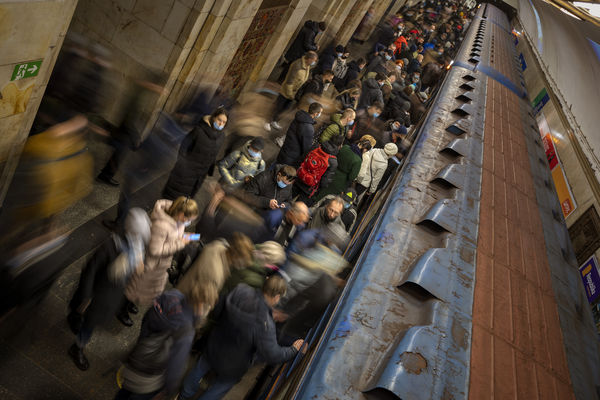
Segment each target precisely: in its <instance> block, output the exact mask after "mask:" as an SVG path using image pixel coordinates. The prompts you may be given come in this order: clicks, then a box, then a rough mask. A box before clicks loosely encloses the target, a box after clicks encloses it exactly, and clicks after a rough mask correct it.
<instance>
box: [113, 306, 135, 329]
mask: <svg viewBox="0 0 600 400" xmlns="http://www.w3.org/2000/svg"><path fill="white" fill-rule="evenodd" d="M117 319H118V320H119V321H121V323H122V324H123V325H125V326H127V327H129V326H133V320H132V319H131V317H129V313H128V312H127V311H126V310H124V311H121V312H120V313H118V314H117Z"/></svg>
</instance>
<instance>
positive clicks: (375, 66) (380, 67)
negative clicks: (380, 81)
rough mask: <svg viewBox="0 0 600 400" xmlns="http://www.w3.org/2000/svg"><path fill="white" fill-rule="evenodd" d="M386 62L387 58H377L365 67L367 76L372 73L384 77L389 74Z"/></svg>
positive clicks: (381, 56) (380, 56)
mask: <svg viewBox="0 0 600 400" xmlns="http://www.w3.org/2000/svg"><path fill="white" fill-rule="evenodd" d="M386 62H387V60H386V59H385V56H383V55H378V56H375V57H374V58H373V59H372V60H371V61H370V62H369V64H367V66H366V67H365V68H366V69H365V74H369V73H370V72H379V73H382V74H384V75H385V74H387V69H386V68H385V64H386Z"/></svg>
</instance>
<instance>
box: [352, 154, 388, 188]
mask: <svg viewBox="0 0 600 400" xmlns="http://www.w3.org/2000/svg"><path fill="white" fill-rule="evenodd" d="M388 158H389V157H388V155H387V154H385V151H384V150H383V149H371V150H369V151H367V152H366V153H364V154H363V156H362V164H361V165H360V172H359V173H358V176H357V177H356V181H357V182H358V183H360V184H361V185H363V186H364V187H366V188H367V189H368V190H369V193H375V191H376V190H377V186H379V181H381V178H382V177H383V174H384V172H385V170H386V169H387V166H388Z"/></svg>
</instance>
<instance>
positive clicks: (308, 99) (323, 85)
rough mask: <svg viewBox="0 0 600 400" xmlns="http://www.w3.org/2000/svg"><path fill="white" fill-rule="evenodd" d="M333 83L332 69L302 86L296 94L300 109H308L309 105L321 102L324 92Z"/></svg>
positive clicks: (315, 76)
mask: <svg viewBox="0 0 600 400" xmlns="http://www.w3.org/2000/svg"><path fill="white" fill-rule="evenodd" d="M332 81H333V72H331V70H330V69H328V70H325V71H323V74H322V75H314V76H313V78H312V79H310V80H309V81H307V82H306V83H305V84H304V85H302V87H301V88H300V89H299V90H298V92H296V101H297V102H298V108H300V109H306V108H307V107H308V104H312V103H314V102H316V101H317V100H320V97H321V96H323V92H324V91H326V90H328V89H329V86H330V85H331V82H332Z"/></svg>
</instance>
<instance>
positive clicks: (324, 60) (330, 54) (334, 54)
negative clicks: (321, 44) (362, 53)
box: [313, 44, 346, 75]
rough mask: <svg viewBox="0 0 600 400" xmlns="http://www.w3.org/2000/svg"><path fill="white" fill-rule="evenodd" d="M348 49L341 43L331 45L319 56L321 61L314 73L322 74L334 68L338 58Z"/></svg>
mask: <svg viewBox="0 0 600 400" xmlns="http://www.w3.org/2000/svg"><path fill="white" fill-rule="evenodd" d="M345 52H346V49H345V48H344V46H342V45H341V44H338V45H337V46H335V47H334V46H333V45H332V46H329V47H328V48H327V49H325V51H324V52H323V53H322V54H321V55H320V56H319V62H318V63H317V66H316V67H315V69H314V70H313V75H315V74H319V75H320V74H322V73H323V72H324V71H326V70H328V69H329V70H332V69H333V65H334V63H335V62H336V60H338V59H341V58H342V57H343V56H344V53H345Z"/></svg>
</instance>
